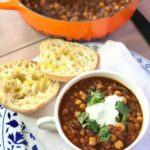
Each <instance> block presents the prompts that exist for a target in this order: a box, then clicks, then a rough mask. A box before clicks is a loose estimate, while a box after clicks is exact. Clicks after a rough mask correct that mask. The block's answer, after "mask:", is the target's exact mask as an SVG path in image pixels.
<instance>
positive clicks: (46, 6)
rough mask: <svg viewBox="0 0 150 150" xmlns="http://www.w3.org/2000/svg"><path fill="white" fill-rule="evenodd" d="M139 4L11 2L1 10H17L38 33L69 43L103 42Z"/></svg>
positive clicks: (121, 0) (133, 0)
mask: <svg viewBox="0 0 150 150" xmlns="http://www.w3.org/2000/svg"><path fill="white" fill-rule="evenodd" d="M138 2H139V0H113V1H112V0H87V1H86V0H76V1H75V0H57V1H56V0H37V1H29V0H10V1H8V2H0V9H13V10H18V12H19V13H20V15H21V17H22V18H23V19H24V20H25V21H26V22H27V23H28V24H29V25H30V26H31V27H32V28H34V29H35V30H37V31H38V32H40V33H43V34H45V35H52V36H54V37H62V38H66V39H68V40H92V39H95V38H101V37H104V36H106V35H107V34H110V33H112V32H114V31H115V30H116V29H118V28H119V27H121V26H122V25H123V24H124V23H125V22H126V21H127V20H128V19H129V18H130V17H131V16H132V15H133V13H134V11H135V9H136V8H137V4H138Z"/></svg>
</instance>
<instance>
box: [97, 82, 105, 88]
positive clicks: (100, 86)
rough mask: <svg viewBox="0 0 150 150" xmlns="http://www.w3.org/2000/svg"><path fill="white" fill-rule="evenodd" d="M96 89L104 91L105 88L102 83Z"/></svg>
mask: <svg viewBox="0 0 150 150" xmlns="http://www.w3.org/2000/svg"><path fill="white" fill-rule="evenodd" d="M96 88H97V89H103V88H104V85H103V84H101V83H99V84H97V86H96Z"/></svg>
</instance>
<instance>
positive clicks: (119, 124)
mask: <svg viewBox="0 0 150 150" xmlns="http://www.w3.org/2000/svg"><path fill="white" fill-rule="evenodd" d="M116 127H117V128H119V129H120V130H121V131H124V130H125V126H124V125H123V124H122V123H120V122H119V123H117V124H116Z"/></svg>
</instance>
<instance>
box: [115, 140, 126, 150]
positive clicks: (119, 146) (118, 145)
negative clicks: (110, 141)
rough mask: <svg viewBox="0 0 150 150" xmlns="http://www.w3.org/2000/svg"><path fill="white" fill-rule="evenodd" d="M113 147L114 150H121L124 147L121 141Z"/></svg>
mask: <svg viewBox="0 0 150 150" xmlns="http://www.w3.org/2000/svg"><path fill="white" fill-rule="evenodd" d="M114 146H115V148H116V149H122V148H123V147H124V145H123V142H122V141H121V140H118V141H116V142H115V143H114Z"/></svg>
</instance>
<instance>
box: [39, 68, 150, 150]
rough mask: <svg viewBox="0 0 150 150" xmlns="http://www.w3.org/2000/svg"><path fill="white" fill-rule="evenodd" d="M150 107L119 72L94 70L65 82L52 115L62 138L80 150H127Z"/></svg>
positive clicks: (47, 120) (135, 140) (50, 119)
mask: <svg viewBox="0 0 150 150" xmlns="http://www.w3.org/2000/svg"><path fill="white" fill-rule="evenodd" d="M148 118H149V109H148V103H147V99H146V97H145V95H144V94H143V92H142V90H141V89H140V88H139V87H138V85H136V84H135V83H134V82H133V81H131V80H130V79H128V78H127V77H125V76H123V75H122V74H119V73H116V72H113V71H108V70H103V71H101V70H96V71H90V72H87V73H84V74H82V75H80V76H78V77H76V78H74V79H73V80H71V81H70V82H68V83H67V84H66V85H65V86H64V88H63V89H62V90H61V92H60V93H59V95H58V97H57V100H56V104H55V109H54V117H44V118H40V119H39V120H38V121H37V126H38V127H39V128H44V127H43V126H42V125H43V124H45V123H53V124H55V126H56V128H57V130H58V132H59V134H60V136H61V138H62V139H63V140H64V141H65V142H66V143H67V144H68V145H70V146H71V147H72V148H74V149H77V150H80V149H83V150H99V149H102V150H103V149H114V150H118V149H119V150H123V149H125V150H130V149H132V148H133V147H134V146H135V145H136V144H137V143H138V142H139V141H140V140H141V139H142V137H143V136H144V134H145V132H146V129H147V127H148V122H149V120H148Z"/></svg>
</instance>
